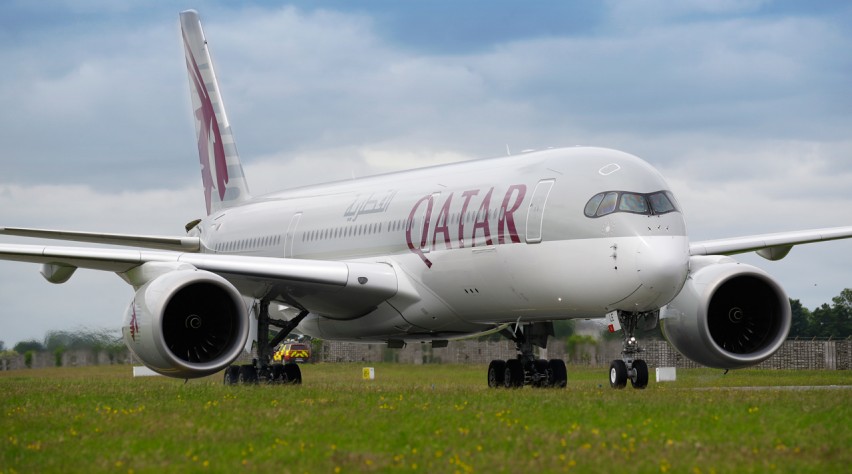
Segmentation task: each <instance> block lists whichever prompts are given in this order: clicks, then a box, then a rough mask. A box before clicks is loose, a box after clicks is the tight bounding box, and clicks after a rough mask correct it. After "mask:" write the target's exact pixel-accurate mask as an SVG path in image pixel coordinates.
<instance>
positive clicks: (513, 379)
mask: <svg viewBox="0 0 852 474" xmlns="http://www.w3.org/2000/svg"><path fill="white" fill-rule="evenodd" d="M503 373H504V374H505V376H504V377H505V379H504V380H503V386H504V387H506V388H521V387H523V386H524V364H522V363H521V361H519V360H518V359H510V360H507V361H506V370H505V371H503Z"/></svg>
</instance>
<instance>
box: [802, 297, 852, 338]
mask: <svg viewBox="0 0 852 474" xmlns="http://www.w3.org/2000/svg"><path fill="white" fill-rule="evenodd" d="M831 301H832V305H831V306H829V305H828V304H827V303H823V305H822V306H820V307H819V308H817V309H815V310H813V312H812V313H811V324H810V327H811V331H810V332H811V335H812V336H817V337H830V338H833V339H845V338H847V337H850V336H852V289H850V288H846V289H845V290H843V291H841V292H840V295H839V296H835V297H834V298H832V299H831Z"/></svg>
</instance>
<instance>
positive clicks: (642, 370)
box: [630, 359, 648, 389]
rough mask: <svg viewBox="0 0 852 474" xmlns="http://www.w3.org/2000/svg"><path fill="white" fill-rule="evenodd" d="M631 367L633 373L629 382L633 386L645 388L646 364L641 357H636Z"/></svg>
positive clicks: (646, 384) (646, 382) (646, 378)
mask: <svg viewBox="0 0 852 474" xmlns="http://www.w3.org/2000/svg"><path fill="white" fill-rule="evenodd" d="M633 369H634V370H635V372H636V373H635V375H634V376H633V377H631V378H630V383H632V384H633V388H640V389H641V388H645V387H647V386H648V364H646V363H645V361H644V360H642V359H636V360H634V361H633Z"/></svg>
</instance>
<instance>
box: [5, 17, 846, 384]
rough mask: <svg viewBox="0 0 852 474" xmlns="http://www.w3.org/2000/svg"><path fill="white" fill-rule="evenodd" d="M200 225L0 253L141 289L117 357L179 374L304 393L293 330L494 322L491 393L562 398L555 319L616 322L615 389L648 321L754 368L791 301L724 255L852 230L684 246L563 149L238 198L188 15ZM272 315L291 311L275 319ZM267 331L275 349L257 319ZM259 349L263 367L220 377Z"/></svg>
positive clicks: (407, 337) (582, 152)
mask: <svg viewBox="0 0 852 474" xmlns="http://www.w3.org/2000/svg"><path fill="white" fill-rule="evenodd" d="M180 22H181V29H182V32H183V43H184V49H185V54H186V67H187V71H188V73H189V84H190V89H191V96H192V106H193V112H194V116H195V124H196V132H197V138H198V152H199V158H200V163H201V176H202V184H203V189H204V198H205V201H206V205H207V216H206V217H204V218H203V219H199V220H196V221H193V222H191V223H190V224H188V225H187V233H186V235H181V236H174V237H164V236H138V235H123V234H103V233H84V232H65V231H56V230H41V229H22V228H11V227H6V228H3V229H2V230H0V232H2V233H3V234H7V235H17V236H23V237H38V238H52V239H60V240H68V241H82V242H88V243H95V244H109V245H123V246H128V247H135V249H121V248H115V247H108V248H90V247H53V246H42V245H38V246H36V245H9V244H6V245H0V259H5V260H17V261H23V262H34V263H40V264H42V270H41V273H42V275H44V277H45V278H46V279H47V280H48V281H50V282H52V283H63V282H65V281H67V280H68V279H69V278H70V277H71V276H72V274H73V273H74V271H75V270H76V269H77V268H87V269H94V270H103V271H110V272H114V273H116V274H118V275H119V276H120V277H121V278H122V279H124V280H125V281H126V282H127V283H129V284H130V285H132V286H133V287H134V289H135V291H136V294H135V296H134V298H133V300H132V301H131V302H130V304H129V306H128V308H127V311H126V313H125V317H124V323H123V326H122V332H123V336H124V340H125V342H126V344H127V346H128V347H129V348H130V349H131V350H132V351H133V352H134V353H135V354H136V355H137V356H138V358H139V360H141V361H142V362H144V363H145V365H147V366H148V367H150V368H151V369H153V370H155V371H156V372H159V373H161V374H163V375H168V376H172V377H179V378H192V377H202V376H206V375H210V374H213V373H215V372H218V371H222V370H223V369H227V370H225V380H226V382H229V383H230V382H236V381H245V382H253V381H257V380H258V378H260V379H267V380H270V381H282V382H294V383H298V382H301V373H300V372H299V369H298V366H296V365H278V364H271V358H270V355H271V348H272V347H273V346H274V345H275V344H277V343H278V342H279V341H280V340H282V339H283V338H284V337H286V336H287V335H288V334H289V333H291V332H293V331H296V332H298V333H301V334H305V335H308V336H313V337H320V338H323V339H336V340H348V341H362V342H384V343H387V344H388V345H389V346H391V347H401V346H402V345H403V344H405V343H406V342H409V341H418V342H431V343H432V344H433V345H434V346H435V347H441V346H442V345H445V344H446V343H447V341H448V340H449V339H453V338H460V337H466V336H470V335H473V334H477V333H482V332H487V331H499V332H500V333H501V334H503V335H505V336H506V337H508V338H510V339H512V340H513V341H514V342H515V343H516V345H517V350H518V356H517V357H516V358H514V359H510V360H508V361H502V360H495V361H492V362H491V364H490V365H489V368H488V384H489V385H491V386H493V387H497V386H506V387H521V386H523V385H527V384H529V385H536V386H552V387H563V386H565V384H566V381H567V374H566V368H565V363H564V362H563V361H561V360H558V359H553V360H542V359H538V358H537V357H536V355H535V354H536V351H535V347H536V346H538V347H545V346H546V344H547V339H548V336H549V335H552V333H553V321H554V320H564V319H572V318H603V317H608V318H609V319H610V321H611V323H612V324H613V325H614V326H616V327H620V328H621V330H622V331H623V337H624V345H623V355H622V358H621V359H619V360H615V361H613V362H612V364H611V366H610V383H611V385H612V386H613V387H616V388H621V387H624V386H626V384H627V381H628V380H629V381H630V382H631V383H632V385H633V386H634V387H636V388H643V387H645V386H646V385H647V384H648V366H647V364H646V363H645V362H644V361H643V360H642V359H641V358H640V350H641V349H640V346H639V344H638V342H637V340H636V329H637V327H642V326H652V325H654V324H656V323H657V322H658V321H659V322H660V323H661V325H662V329H663V333H664V334H665V336H666V337H667V339H668V341H669V342H670V343H671V344H672V345H673V346H674V347H675V348H677V350H678V351H680V352H681V353H683V354H684V355H685V356H687V357H689V358H690V359H692V360H694V361H696V362H698V363H700V364H703V365H706V366H709V367H717V368H726V369H728V368H740V367H747V366H751V365H754V364H758V363H760V362H761V361H763V360H765V359H767V358H768V357H770V356H771V355H772V354H773V353H775V352H776V351H777V350H778V349H779V348H780V347H781V344H782V343H783V341H784V339H785V338H786V336H787V333H788V331H789V329H790V322H791V312H790V305H789V302H788V299H787V295H786V294H785V292H784V290H783V289H782V288H781V286H780V285H779V283H778V282H777V281H776V280H775V279H773V278H772V277H771V276H769V275H768V274H767V273H765V272H764V271H762V270H760V269H758V268H755V267H753V266H749V265H745V264H741V263H738V262H737V261H735V260H733V259H732V258H731V257H730V255H733V254H738V253H743V252H752V251H756V252H757V253H758V254H760V255H761V256H763V257H766V258H768V259H770V260H777V259H780V258H783V257H784V256H786V254H787V252H789V250H790V249H791V247H792V246H794V245H797V244H805V243H811V242H817V241H825V240H832V239H842V238H849V237H852V227H842V228H833V229H821V230H807V231H800V232H789V233H782V234H768V235H760V236H751V237H740V238H732V239H725V240H716V241H706V242H690V241H689V238H688V237H687V235H686V229H685V226H684V218H683V214H682V211H681V209H680V207H679V205H678V202H677V199H676V198H675V196H674V195H673V194H672V193H671V191H670V189H669V186H668V184H666V181H665V180H664V179H663V177H662V176H661V175H660V173H659V172H657V171H656V170H655V169H654V168H653V167H651V166H650V165H649V164H648V163H646V162H644V161H642V160H641V159H639V158H637V157H635V156H633V155H630V154H627V153H623V152H620V151H615V150H610V149H604V148H587V147H576V148H564V149H550V150H546V151H540V152H532V153H524V154H520V155H516V156H507V157H502V158H495V159H488V160H476V161H468V162H463V163H457V164H450V165H444V166H435V167H430V168H423V169H417V170H412V171H405V172H399V173H392V174H384V175H379V176H373V177H368V178H363V179H356V180H349V181H345V182H334V183H328V184H322V185H318V186H309V187H303V188H297V189H291V190H288V191H283V192H280V193H275V194H270V195H265V196H259V197H254V196H251V195H250V194H249V190H248V185H247V183H246V180H245V176H244V175H243V171H242V166H241V165H240V160H239V156H238V155H237V150H236V147H235V144H234V139H233V136H232V134H231V127H230V124H229V122H228V119H227V116H226V114H225V108H224V106H223V103H222V99H221V95H220V92H219V85H218V82H217V79H216V75H215V72H214V70H213V65H212V63H211V60H210V54H209V51H208V45H207V41H206V39H205V37H204V34H203V31H202V29H201V24H200V21H199V18H198V14H197V13H196V12H194V11H186V12H183V13H181V14H180ZM271 304H275V307H277V306H278V305H284V306H286V307H288V308H290V309H291V311H290V312H283V313H282V314H284V315H286V314H289V315H290V317H289V318H286V319H285V318H284V317H278V315H277V314H275V315H274V316H276V317H270V313H269V308H270V305H271ZM270 326H274V327H278V328H280V331H279V332H278V336H276V337H273V338H271V340H270V338H269V337H268V334H269V327H270ZM253 341H257V347H258V359H257V360H258V362H257V363H256V364H253V365H248V366H240V367H237V366H232V365H231V364H232V363H233V361H234V360H235V359H236V358H237V357H238V356H239V355H240V354H241V353H242V352H243V351H244V350H245V349H246V348H247V347H251V344H252V342H253Z"/></svg>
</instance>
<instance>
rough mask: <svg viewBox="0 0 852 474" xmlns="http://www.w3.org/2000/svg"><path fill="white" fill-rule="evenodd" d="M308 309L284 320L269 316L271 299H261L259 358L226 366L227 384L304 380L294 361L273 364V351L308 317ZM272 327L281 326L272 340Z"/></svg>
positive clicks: (258, 340)
mask: <svg viewBox="0 0 852 474" xmlns="http://www.w3.org/2000/svg"><path fill="white" fill-rule="evenodd" d="M307 315H308V312H307V311H305V310H302V311H301V312H300V313H299V315H298V316H296V317H295V318H293V319H291V320H289V321H284V320H278V319H272V318H270V317H269V300H266V299H264V300H261V301H259V302H258V316H257V358H256V359H252V363H251V364H245V365H232V366H230V367H228V368H227V369H225V385H236V384H243V385H256V384H259V383H266V384H291V385H299V384H301V383H302V370H301V369H299V366H298V365H296V363H295V362H292V363H289V364H273V363H271V362H272V351H273V350H275V346H277V345H278V344H279V343H280V342H281V341H283V340H284V338H285V337H287V336H288V335H289V334H290V332H292V331H293V329H296V326H298V325H299V323H300V322H302V320H303V319H305V316H307ZM269 326H276V327H279V328H281V330H280V331H278V334H276V335H275V337H273V338H272V340H271V341H270V340H269Z"/></svg>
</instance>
